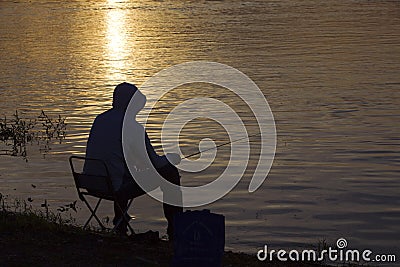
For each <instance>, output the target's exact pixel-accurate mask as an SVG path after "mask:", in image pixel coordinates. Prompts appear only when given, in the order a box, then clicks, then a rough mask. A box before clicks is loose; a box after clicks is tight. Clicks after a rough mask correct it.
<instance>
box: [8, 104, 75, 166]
mask: <svg viewBox="0 0 400 267" xmlns="http://www.w3.org/2000/svg"><path fill="white" fill-rule="evenodd" d="M65 120H66V118H65V117H61V116H60V115H59V116H58V118H55V119H54V118H50V117H49V116H48V115H47V114H46V113H45V112H44V111H43V110H42V111H41V113H40V115H39V116H38V117H37V118H35V119H23V118H21V117H20V115H19V113H18V111H15V114H14V115H13V117H12V118H11V119H9V118H7V117H4V119H0V141H2V142H3V144H4V146H3V147H2V149H1V151H0V155H10V156H21V157H22V158H23V159H25V160H26V161H28V158H27V150H26V145H27V144H28V143H30V144H32V143H33V142H36V143H37V145H39V146H40V149H39V150H40V152H41V153H42V154H43V155H45V154H46V153H47V152H48V151H49V150H50V149H51V148H50V143H51V142H52V141H53V140H58V141H59V143H61V142H62V141H63V140H64V139H65V135H66V128H67V124H66V123H65Z"/></svg>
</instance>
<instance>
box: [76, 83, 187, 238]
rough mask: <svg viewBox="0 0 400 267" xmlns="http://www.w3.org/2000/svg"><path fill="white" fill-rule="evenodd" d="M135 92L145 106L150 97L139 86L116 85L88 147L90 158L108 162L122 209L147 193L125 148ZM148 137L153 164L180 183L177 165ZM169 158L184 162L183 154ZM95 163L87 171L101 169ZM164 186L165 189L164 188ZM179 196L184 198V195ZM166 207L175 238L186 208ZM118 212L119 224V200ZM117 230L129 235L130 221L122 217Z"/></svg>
mask: <svg viewBox="0 0 400 267" xmlns="http://www.w3.org/2000/svg"><path fill="white" fill-rule="evenodd" d="M134 94H139V95H138V96H141V97H142V98H141V99H144V100H143V101H144V103H142V105H143V106H144V104H145V101H146V98H145V97H144V96H143V95H142V94H141V92H140V91H139V90H138V89H137V87H136V86H134V85H132V84H129V83H121V84H119V85H118V86H117V87H116V88H115V90H114V94H113V104H112V106H113V107H112V108H111V109H109V110H107V111H106V112H104V113H102V114H100V115H98V116H97V117H96V119H95V121H94V123H93V126H92V129H91V131H90V135H89V139H88V142H87V147H86V157H88V158H95V159H101V160H103V161H105V163H106V165H107V168H108V170H109V172H110V176H111V180H112V184H113V188H114V190H115V191H116V195H117V202H118V204H119V205H120V207H121V208H122V210H125V209H126V207H127V205H128V201H129V199H132V198H135V197H138V196H141V195H144V194H145V192H144V191H143V190H142V189H141V188H140V187H139V186H138V185H137V183H136V182H135V180H134V179H133V177H132V176H131V173H130V172H129V169H128V167H127V164H126V161H125V158H124V153H123V147H122V126H123V121H124V116H125V111H126V109H127V107H128V104H129V102H130V100H131V98H132V97H133V95H134ZM143 101H142V102H143ZM143 106H141V107H140V106H139V107H137V108H136V109H137V112H138V111H139V110H140V109H142V108H143ZM137 138H143V136H138V137H137ZM144 138H145V140H144V142H145V146H146V150H147V156H148V157H149V159H150V161H151V164H152V165H153V166H154V168H156V170H157V172H158V173H159V174H160V175H161V176H162V177H164V178H165V179H166V180H167V181H169V182H171V183H173V184H175V185H180V175H179V172H178V170H177V168H176V167H175V166H174V165H172V164H171V163H170V162H169V161H168V159H167V157H166V156H159V155H157V153H156V152H155V151H154V148H153V146H152V145H151V142H150V139H149V137H148V136H147V133H145V135H144ZM145 153H146V152H145ZM169 156H171V155H169ZM177 157H178V158H179V159H178V160H177V159H176V158H177ZM168 158H169V159H170V160H171V158H175V161H176V162H174V164H177V163H179V161H180V157H179V155H172V156H171V157H168ZM92 162H93V161H86V162H85V166H84V171H85V172H87V173H96V172H98V166H96V165H95V164H94V163H92ZM161 189H163V188H162V187H161ZM164 194H165V192H164ZM179 197H180V198H181V196H179ZM163 208H164V215H165V217H166V219H167V221H168V228H167V233H168V236H169V237H170V238H172V236H173V218H174V215H175V214H176V213H177V212H182V207H178V206H172V205H169V204H166V203H164V204H163ZM114 212H115V217H114V220H113V223H114V225H115V224H116V223H117V222H118V221H119V220H120V219H121V218H122V216H125V215H124V214H122V212H121V210H120V209H119V207H118V205H117V203H114ZM117 231H118V232H119V233H122V234H126V232H127V224H126V222H125V221H124V220H122V223H121V224H120V225H119V227H118V229H117Z"/></svg>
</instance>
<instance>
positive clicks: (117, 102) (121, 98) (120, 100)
mask: <svg viewBox="0 0 400 267" xmlns="http://www.w3.org/2000/svg"><path fill="white" fill-rule="evenodd" d="M136 91H138V89H137V87H136V86H135V85H133V84H130V83H126V82H124V83H121V84H118V85H117V87H115V90H114V94H113V104H112V105H113V108H116V109H126V108H127V106H128V104H129V101H130V100H131V98H132V96H133V95H134V94H135V93H136Z"/></svg>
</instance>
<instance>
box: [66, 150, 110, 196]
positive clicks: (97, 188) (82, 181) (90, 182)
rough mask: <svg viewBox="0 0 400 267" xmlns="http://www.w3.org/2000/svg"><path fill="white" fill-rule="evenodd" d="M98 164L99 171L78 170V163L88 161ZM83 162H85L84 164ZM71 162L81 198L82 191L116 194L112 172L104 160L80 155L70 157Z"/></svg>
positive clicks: (108, 194) (107, 194)
mask: <svg viewBox="0 0 400 267" xmlns="http://www.w3.org/2000/svg"><path fill="white" fill-rule="evenodd" d="M89 161H90V162H91V163H92V164H93V163H94V164H96V166H98V169H99V171H98V173H85V172H84V170H83V169H82V170H81V171H77V165H78V163H80V165H83V164H87V163H88V162H89ZM82 163H83V164H82ZM69 164H70V167H71V171H72V175H73V177H74V181H75V186H76V189H77V191H78V195H79V198H81V199H82V193H84V192H87V193H89V194H99V195H105V196H110V197H111V196H114V190H113V186H112V181H111V177H110V173H109V171H108V168H107V165H106V163H105V162H104V161H103V160H100V159H92V158H86V157H80V156H71V157H69Z"/></svg>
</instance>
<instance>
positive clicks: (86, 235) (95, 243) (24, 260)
mask: <svg viewBox="0 0 400 267" xmlns="http://www.w3.org/2000/svg"><path fill="white" fill-rule="evenodd" d="M56 220H57V218H54V217H53V218H51V220H49V219H48V218H45V217H44V216H40V215H37V214H34V213H14V212H9V211H0V266H169V263H170V260H171V259H172V256H173V249H172V246H171V245H170V243H168V242H166V241H161V240H158V239H154V238H147V237H146V236H140V235H139V236H136V237H133V238H132V237H130V238H128V237H126V238H123V237H118V236H113V235H111V234H109V233H96V232H93V231H84V230H82V229H81V228H79V227H75V226H71V225H66V224H63V223H60V222H56ZM223 266H298V267H304V266H324V265H321V264H312V263H299V262H297V263H282V262H278V261H275V262H268V263H267V262H259V261H258V260H257V258H256V257H255V256H254V255H247V254H243V253H233V252H226V253H225V255H224V259H223Z"/></svg>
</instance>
